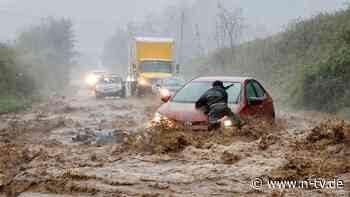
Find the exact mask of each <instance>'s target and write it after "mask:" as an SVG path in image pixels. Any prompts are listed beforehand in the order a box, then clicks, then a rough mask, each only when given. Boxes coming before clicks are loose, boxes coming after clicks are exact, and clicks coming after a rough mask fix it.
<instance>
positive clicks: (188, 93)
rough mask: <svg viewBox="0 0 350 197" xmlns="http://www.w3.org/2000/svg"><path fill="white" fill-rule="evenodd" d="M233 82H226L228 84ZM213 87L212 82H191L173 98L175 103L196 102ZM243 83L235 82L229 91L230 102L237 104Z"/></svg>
mask: <svg viewBox="0 0 350 197" xmlns="http://www.w3.org/2000/svg"><path fill="white" fill-rule="evenodd" d="M230 84H232V83H224V85H225V86H228V85H230ZM211 87H212V82H191V83H189V84H188V85H186V87H184V88H183V89H182V90H181V91H180V92H178V93H177V94H176V95H175V97H174V98H173V99H172V102H175V103H195V102H196V101H197V100H198V99H199V98H200V97H201V96H202V95H203V94H204V93H205V92H206V91H207V90H209V89H210V88H211ZM241 87H242V86H241V84H240V83H234V86H232V87H231V88H229V89H228V90H226V91H227V94H228V102H229V103H230V104H237V103H238V101H239V98H240V94H241Z"/></svg>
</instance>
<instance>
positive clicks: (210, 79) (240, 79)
mask: <svg viewBox="0 0 350 197" xmlns="http://www.w3.org/2000/svg"><path fill="white" fill-rule="evenodd" d="M252 79H253V78H251V77H235V76H208V77H198V78H195V79H193V80H192V81H194V82H196V81H208V82H213V81H216V80H219V81H223V82H239V83H242V82H244V81H247V80H252Z"/></svg>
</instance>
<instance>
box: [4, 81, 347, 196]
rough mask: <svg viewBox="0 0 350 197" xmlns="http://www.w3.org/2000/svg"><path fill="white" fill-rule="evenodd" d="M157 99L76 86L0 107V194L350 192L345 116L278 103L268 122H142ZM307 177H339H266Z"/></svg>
mask: <svg viewBox="0 0 350 197" xmlns="http://www.w3.org/2000/svg"><path fill="white" fill-rule="evenodd" d="M160 104H161V103H160V101H159V100H158V99H156V98H151V97H150V98H128V99H119V98H107V99H105V100H96V99H95V98H94V97H93V96H92V95H90V94H89V92H88V91H87V90H86V89H84V88H81V89H80V90H79V91H76V94H74V95H71V96H66V97H53V98H51V99H50V100H49V101H48V102H47V103H44V104H40V105H36V106H34V107H33V109H31V110H28V111H25V112H20V113H18V114H5V115H2V116H0V151H1V154H0V197H5V196H9V197H12V196H20V197H78V196H79V197H85V196H108V197H112V196H113V197H114V196H349V195H350V193H349V189H350V162H349V160H348V159H349V158H350V157H349V156H350V144H349V139H350V126H349V123H347V122H346V121H342V120H335V119H333V118H332V117H329V116H327V115H324V114H319V113H312V112H293V113H283V112H280V113H279V114H278V119H277V120H276V125H270V124H268V123H263V122H251V123H250V124H248V125H246V126H244V127H243V128H242V129H241V130H237V129H233V130H232V131H218V132H212V133H209V132H208V133H204V132H197V133H196V132H192V131H185V130H176V131H170V130H157V129H151V130H150V129H145V128H146V127H148V123H149V120H150V119H151V117H152V115H153V114H154V112H155V110H156V109H157V107H158V106H159V105H160ZM159 129H161V128H159ZM310 177H314V178H320V179H327V180H332V179H335V178H337V179H340V180H341V181H343V182H344V186H343V187H340V188H317V187H309V188H307V189H305V188H294V189H292V188H287V189H279V188H275V189H274V188H270V187H269V186H268V184H267V182H268V180H272V179H276V180H307V179H308V178H310ZM256 178H259V179H261V180H262V181H263V182H262V185H261V187H260V188H254V187H253V185H252V181H253V180H255V179H256Z"/></svg>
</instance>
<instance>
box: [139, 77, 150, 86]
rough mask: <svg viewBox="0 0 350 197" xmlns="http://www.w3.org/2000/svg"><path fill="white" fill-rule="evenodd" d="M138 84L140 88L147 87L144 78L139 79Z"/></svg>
mask: <svg viewBox="0 0 350 197" xmlns="http://www.w3.org/2000/svg"><path fill="white" fill-rule="evenodd" d="M139 84H140V85H142V86H146V85H148V81H147V80H146V79H144V78H141V79H139Z"/></svg>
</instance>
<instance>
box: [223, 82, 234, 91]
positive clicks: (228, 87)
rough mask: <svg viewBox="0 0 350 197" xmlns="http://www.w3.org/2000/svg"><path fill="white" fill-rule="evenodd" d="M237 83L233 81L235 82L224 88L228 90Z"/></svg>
mask: <svg viewBox="0 0 350 197" xmlns="http://www.w3.org/2000/svg"><path fill="white" fill-rule="evenodd" d="M234 85H235V84H234V83H233V84H231V85H229V86H226V87H224V89H225V90H228V89H230V88H231V87H233V86H234Z"/></svg>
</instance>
